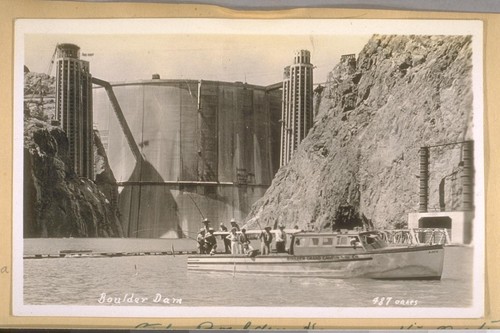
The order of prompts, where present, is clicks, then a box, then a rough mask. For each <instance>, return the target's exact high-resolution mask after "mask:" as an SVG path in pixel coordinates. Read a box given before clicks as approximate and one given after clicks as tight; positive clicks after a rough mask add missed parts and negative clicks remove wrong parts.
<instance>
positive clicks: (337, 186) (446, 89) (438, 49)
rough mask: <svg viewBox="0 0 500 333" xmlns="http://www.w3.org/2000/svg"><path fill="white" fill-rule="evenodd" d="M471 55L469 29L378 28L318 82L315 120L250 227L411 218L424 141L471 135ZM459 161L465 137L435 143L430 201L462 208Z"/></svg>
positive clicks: (378, 224)
mask: <svg viewBox="0 0 500 333" xmlns="http://www.w3.org/2000/svg"><path fill="white" fill-rule="evenodd" d="M471 56H472V49H471V38H470V37H467V36H378V35H375V36H373V37H372V38H371V39H370V41H369V42H368V43H367V45H366V46H365V47H364V49H363V50H362V51H361V53H360V54H359V55H358V57H357V59H356V58H347V59H344V61H343V62H341V63H339V64H338V65H337V66H336V67H335V68H334V69H333V70H332V72H331V73H330V75H329V76H328V83H327V84H326V86H325V87H322V88H319V89H316V95H315V99H316V100H315V105H316V107H317V109H316V110H315V123H314V126H313V128H312V129H311V130H310V132H309V134H308V136H307V137H306V138H305V139H304V140H303V142H302V143H301V145H300V146H299V148H298V150H297V152H296V153H295V155H294V157H293V158H292V160H291V161H290V163H289V164H288V165H287V166H285V167H283V168H281V169H280V170H279V171H278V173H277V175H276V177H275V179H274V181H273V183H272V186H271V187H270V188H269V190H268V191H267V192H266V194H265V196H264V197H263V198H262V199H261V200H259V201H258V202H257V203H256V204H255V205H254V207H253V208H252V211H251V213H250V215H249V216H248V218H247V226H248V227H250V228H259V227H263V226H264V225H270V226H274V227H275V226H276V225H277V224H278V223H283V224H285V225H287V226H288V227H291V226H293V225H298V226H299V227H301V228H307V227H308V226H309V227H314V228H316V229H321V228H324V227H330V226H332V225H333V226H336V227H339V222H342V221H341V220H342V218H339V216H340V217H342V216H347V215H356V216H354V218H353V219H351V222H354V224H361V223H363V222H364V223H370V221H371V222H372V223H373V224H374V225H375V227H388V226H390V225H393V226H394V225H396V226H401V225H404V224H405V222H406V220H407V213H409V212H415V211H417V210H418V203H419V179H418V177H417V176H418V174H419V160H418V150H419V148H420V147H422V146H432V145H437V144H446V143H454V142H460V141H463V140H469V139H472V87H471V85H472V79H471V77H472V74H471V70H472V64H471ZM460 162H461V151H460V146H459V145H451V146H445V147H436V148H431V149H430V165H429V168H430V180H429V207H430V209H431V210H432V209H438V208H441V209H444V210H448V211H449V210H455V209H458V208H459V206H460V194H461V184H460V179H459V174H460V170H461V163H460ZM346 214H347V215H346ZM335 222H337V223H336V224H335ZM344 226H345V225H342V223H340V227H344Z"/></svg>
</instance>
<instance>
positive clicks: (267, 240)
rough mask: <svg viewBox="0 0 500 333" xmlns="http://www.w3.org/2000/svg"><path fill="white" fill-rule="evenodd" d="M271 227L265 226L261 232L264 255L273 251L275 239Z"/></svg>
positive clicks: (261, 247)
mask: <svg viewBox="0 0 500 333" xmlns="http://www.w3.org/2000/svg"><path fill="white" fill-rule="evenodd" d="M270 231H271V227H265V228H264V231H263V232H262V233H261V234H260V236H259V238H260V253H261V254H263V255H268V254H270V253H271V243H272V241H273V235H272V234H271V232H270Z"/></svg>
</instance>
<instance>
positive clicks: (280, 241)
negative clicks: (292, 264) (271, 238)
mask: <svg viewBox="0 0 500 333" xmlns="http://www.w3.org/2000/svg"><path fill="white" fill-rule="evenodd" d="M285 248H286V232H285V226H284V225H283V224H280V225H279V230H278V232H277V233H276V252H278V253H285V252H286V249H285Z"/></svg>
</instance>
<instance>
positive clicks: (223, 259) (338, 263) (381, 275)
mask: <svg viewBox="0 0 500 333" xmlns="http://www.w3.org/2000/svg"><path fill="white" fill-rule="evenodd" d="M443 259H444V249H443V246H441V245H437V246H418V247H398V248H392V247H391V248H386V249H382V250H376V251H372V252H364V253H354V252H353V253H346V254H335V255H289V254H276V255H274V254H273V255H268V256H256V257H247V256H244V255H234V256H233V255H214V256H208V255H197V256H190V257H188V261H187V267H188V270H189V271H210V272H227V273H232V274H241V273H245V274H266V275H279V276H290V277H294V276H297V277H323V278H373V279H440V278H441V275H442V271H443Z"/></svg>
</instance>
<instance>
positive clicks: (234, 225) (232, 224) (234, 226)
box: [230, 218, 240, 231]
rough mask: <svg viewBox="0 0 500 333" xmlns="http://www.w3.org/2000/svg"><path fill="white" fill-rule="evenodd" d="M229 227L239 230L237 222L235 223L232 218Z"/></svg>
mask: <svg viewBox="0 0 500 333" xmlns="http://www.w3.org/2000/svg"><path fill="white" fill-rule="evenodd" d="M230 223H231V228H236V231H240V226H239V225H238V223H236V220H235V219H234V218H232V219H231V222H230Z"/></svg>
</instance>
